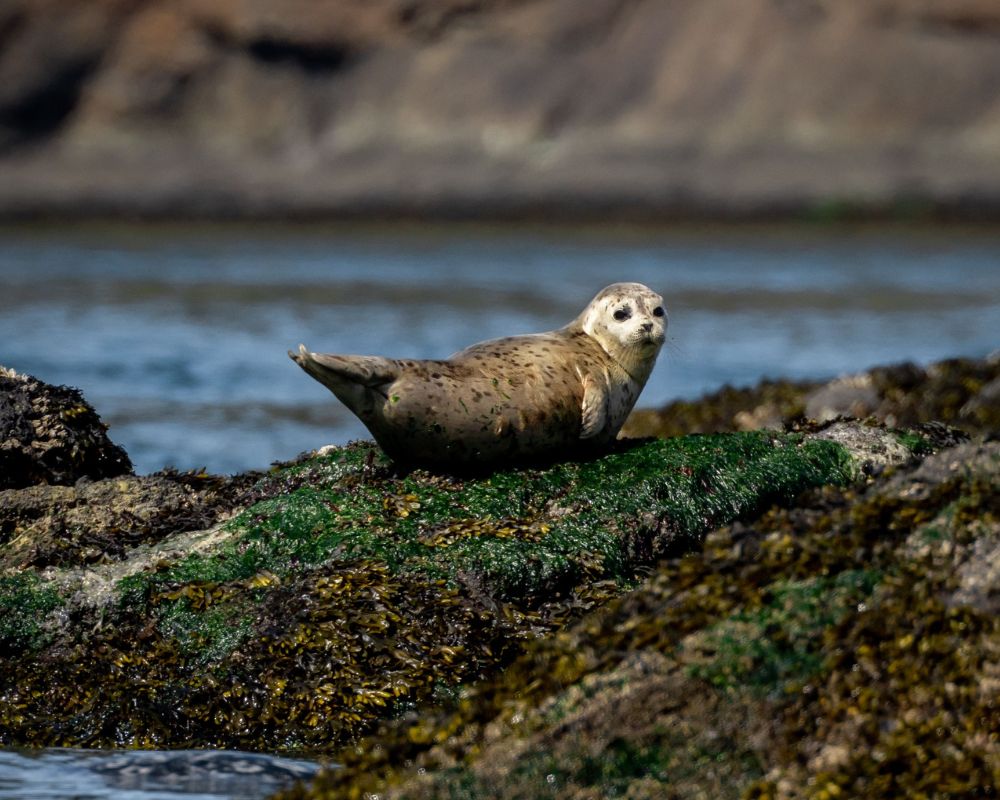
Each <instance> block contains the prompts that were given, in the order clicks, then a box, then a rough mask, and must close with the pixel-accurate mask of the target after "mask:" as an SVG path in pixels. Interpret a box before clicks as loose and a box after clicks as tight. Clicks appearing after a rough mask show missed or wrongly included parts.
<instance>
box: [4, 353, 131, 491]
mask: <svg viewBox="0 0 1000 800" xmlns="http://www.w3.org/2000/svg"><path fill="white" fill-rule="evenodd" d="M131 472H132V462H131V461H129V458H128V455H127V454H126V453H125V451H124V450H123V449H122V448H120V447H119V446H118V445H116V444H115V443H114V442H112V441H111V440H110V439H109V438H108V433H107V426H106V425H105V424H104V423H103V422H101V419H100V417H99V416H98V415H97V412H96V411H94V409H93V407H92V406H91V405H90V404H89V403H87V402H86V401H85V400H84V399H83V395H82V394H81V393H80V392H79V390H77V389H72V388H70V387H68V386H52V385H51V384H47V383H44V382H42V381H40V380H38V379H37V378H33V377H31V376H28V375H19V374H18V373H16V372H14V371H13V370H10V369H6V368H4V367H0V490H2V489H19V488H21V487H24V486H32V485H35V484H61V485H68V484H73V483H75V482H76V481H78V480H80V479H81V478H89V479H92V480H96V479H99V478H108V477H114V476H117V475H126V474H128V473H131Z"/></svg>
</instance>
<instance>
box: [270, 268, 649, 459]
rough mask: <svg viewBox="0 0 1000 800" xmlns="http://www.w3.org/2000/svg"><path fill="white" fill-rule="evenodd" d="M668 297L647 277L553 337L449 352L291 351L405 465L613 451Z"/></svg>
mask: <svg viewBox="0 0 1000 800" xmlns="http://www.w3.org/2000/svg"><path fill="white" fill-rule="evenodd" d="M666 329H667V314H666V311H665V310H664V308H663V298H662V297H660V295H658V294H656V292H654V291H652V290H651V289H649V288H648V287H646V286H643V285H642V284H641V283H615V284H612V285H611V286H608V287H607V288H605V289H603V290H602V291H600V292H599V293H598V294H597V296H596V297H594V299H593V300H591V301H590V303H589V304H588V305H587V307H586V308H585V309H584V310H583V312H582V313H581V314H580V315H579V316H578V317H577V318H576V319H574V320H573V321H572V322H570V323H569V324H568V325H566V326H565V327H562V328H559V329H558V330H554V331H550V332H548V333H535V334H528V335H525V336H513V337H510V338H505V339H493V340H491V341H487V342H481V343H479V344H475V345H472V346H471V347H468V348H466V349H465V350H462V351H460V352H458V353H455V355H453V356H451V357H450V358H448V359H445V360H440V361H417V360H408V359H400V360H396V359H390V358H382V357H379V356H346V355H333V354H326V353H310V352H309V351H308V350H307V349H306V347H305V345H299V351H298V352H297V353H295V352H291V351H289V353H288V355H289V356H290V357H291V358H292V359H293V360H294V361H295V362H296V363H297V364H298V365H299V366H300V367H302V369H304V370H305V371H306V372H308V373H309V374H310V375H311V376H312V377H313V378H315V379H316V380H317V381H319V382H320V383H322V384H323V385H324V386H326V387H327V388H328V389H330V391H332V392H333V393H334V394H335V395H336V396H337V397H338V398H339V399H340V401H341V402H343V403H344V405H346V406H347V407H348V408H349V409H350V410H351V411H353V412H354V413H355V414H356V415H357V416H358V417H359V418H360V419H361V421H362V422H363V423H364V424H365V426H366V427H367V428H368V430H369V431H371V433H372V435H373V436H374V437H375V441H376V442H378V444H379V445H380V446H381V447H382V449H383V450H384V451H385V452H386V453H387V454H388V455H389V456H390V457H391V458H392V459H393V460H395V461H398V462H402V463H405V464H410V465H415V466H426V467H431V468H437V469H445V470H448V469H452V470H461V469H469V468H472V469H478V468H484V467H487V466H495V465H497V464H501V463H512V462H518V461H535V460H540V459H549V458H552V457H555V456H562V455H564V454H567V455H569V454H577V453H580V452H581V451H584V452H586V451H595V450H599V449H600V448H602V447H606V446H607V445H609V444H610V443H611V442H612V441H614V439H615V437H616V436H617V435H618V431H619V429H620V428H621V426H622V425H623V424H624V422H625V418H626V417H627V416H628V414H629V412H630V411H631V410H632V407H633V406H634V405H635V401H636V400H637V399H638V397H639V392H641V391H642V387H643V386H645V384H646V380H647V379H648V378H649V375H650V373H651V372H652V370H653V365H654V364H655V363H656V357H657V355H658V354H659V352H660V348H661V346H662V345H663V341H664V338H665V335H666Z"/></svg>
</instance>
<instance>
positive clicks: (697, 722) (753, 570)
mask: <svg viewBox="0 0 1000 800" xmlns="http://www.w3.org/2000/svg"><path fill="white" fill-rule="evenodd" d="M996 452H997V448H996V445H994V444H985V445H982V446H979V447H978V448H977V447H973V446H968V449H966V450H965V451H964V452H963V453H949V454H947V455H942V456H941V457H939V458H937V460H936V461H934V462H933V463H925V465H924V466H922V467H920V474H919V475H918V476H916V475H915V476H914V477H913V483H912V484H911V486H907V484H906V483H905V478H906V476H907V474H908V472H907V471H908V470H913V469H915V466H914V465H904V466H903V467H900V469H899V470H896V471H895V472H894V474H892V475H886V476H883V477H882V478H880V479H878V481H877V482H876V483H874V484H873V485H871V486H870V487H867V488H866V489H860V488H855V489H853V490H846V491H843V490H837V489H833V488H830V487H825V488H823V489H821V490H819V491H815V492H810V493H808V494H807V495H805V496H804V497H803V498H800V500H799V502H798V503H797V505H796V507H794V508H792V509H772V510H770V511H768V512H767V513H766V514H765V515H764V516H763V517H760V518H757V519H755V520H752V521H751V520H748V521H746V522H745V523H744V524H740V525H733V526H730V527H725V528H721V529H719V530H717V531H714V532H713V533H711V534H710V535H709V536H708V538H707V539H706V540H705V543H704V546H703V548H702V549H701V550H700V552H698V553H693V554H690V555H688V556H686V557H681V558H677V559H671V560H669V561H667V562H666V563H665V564H663V565H661V566H660V567H658V568H657V570H656V571H655V573H654V574H653V575H652V576H651V577H650V578H649V579H648V580H647V581H645V582H644V583H643V584H642V586H641V587H640V588H639V589H638V590H636V591H635V592H631V593H629V594H626V595H624V596H622V597H620V598H618V599H616V600H613V601H611V602H610V603H608V604H607V605H606V606H605V607H604V608H603V609H602V610H601V611H600V612H599V613H596V614H592V615H588V616H587V617H585V618H584V619H583V620H581V621H580V622H579V623H577V624H575V625H572V626H570V627H569V628H566V629H563V630H561V631H560V632H559V633H558V634H557V635H555V636H549V637H545V638H542V639H539V640H538V641H535V642H532V643H531V644H530V645H529V646H528V647H527V649H526V652H525V653H524V654H523V655H522V656H521V657H520V658H518V659H517V660H516V661H515V662H514V663H513V664H511V665H510V666H509V667H507V668H506V669H505V670H504V671H503V672H502V673H500V674H499V675H497V676H496V677H495V678H493V679H490V680H488V681H486V682H484V683H480V684H478V685H477V686H475V687H474V689H473V691H472V692H470V693H469V695H468V696H466V697H464V698H463V699H461V700H460V701H459V702H457V703H456V704H454V705H452V706H450V707H447V708H444V709H434V708H427V707H424V708H422V709H421V713H420V716H419V717H418V718H416V719H409V720H399V721H397V722H393V723H386V724H383V725H382V726H381V728H380V730H379V732H378V734H377V735H375V736H373V737H372V738H371V739H367V740H364V741H363V742H362V743H361V745H360V746H358V747H355V748H351V749H349V750H346V751H343V752H342V753H339V754H338V755H337V756H336V757H337V760H338V761H341V762H342V764H343V768H341V769H338V770H336V771H330V772H327V773H324V774H323V775H322V776H321V777H320V778H319V780H318V781H317V783H316V784H315V785H314V786H313V787H312V788H311V789H309V790H303V791H301V792H290V793H288V794H287V795H285V796H287V797H289V798H292V797H294V798H296V800H299V798H305V797H308V798H317V800H318V798H324V799H325V800H333V799H334V798H348V797H358V796H363V795H364V794H365V793H367V794H369V795H383V794H385V795H387V796H392V797H408V798H448V797H476V796H485V797H491V796H495V797H501V796H502V797H511V798H521V797H525V798H526V797H534V796H539V797H546V796H553V795H552V794H551V788H550V787H551V784H550V783H549V782H548V780H547V778H548V776H549V775H552V776H553V783H554V784H555V787H556V790H557V792H556V793H557V795H558V796H559V797H567V798H581V800H582V798H592V797H596V796H612V794H613V793H614V792H617V793H619V794H621V795H622V796H628V797H635V798H647V797H648V798H653V797H664V796H667V797H674V796H676V797H685V798H686V797H698V796H706V795H707V796H718V797H724V796H736V795H740V794H744V793H745V795H746V796H747V797H755V798H756V797H759V798H764V797H768V798H774V797H776V796H796V797H797V796H803V797H805V796H813V795H816V796H827V797H835V796H840V797H847V796H852V797H911V796H928V797H930V796H938V795H940V794H941V793H942V791H943V789H942V787H954V790H953V791H952V789H951V788H949V789H948V793H949V794H953V795H955V796H963V797H964V796H968V797H972V796H977V794H976V793H977V791H978V792H979V794H981V793H982V791H981V790H982V788H983V787H990V788H992V789H995V788H996V786H997V780H996V774H995V764H994V762H995V758H994V757H993V756H994V753H993V751H994V750H995V747H994V744H995V743H993V742H992V741H991V740H990V739H989V738H988V737H984V736H983V735H982V731H987V730H996V729H1000V717H998V714H1000V712H998V710H997V708H996V704H995V703H994V702H993V701H992V698H991V697H990V696H989V693H988V692H984V691H983V690H982V687H983V686H984V685H988V681H989V676H990V675H991V674H992V673H991V670H992V663H993V662H995V650H996V642H997V641H998V639H997V635H998V633H1000V621H998V618H997V616H996V614H994V613H992V612H991V611H990V610H989V609H987V608H980V607H979V604H981V603H982V602H983V600H984V598H983V597H979V598H978V599H977V600H976V601H975V602H972V603H970V604H968V605H963V604H962V603H963V602H969V601H967V600H966V601H962V600H960V599H959V597H960V595H958V594H956V590H957V587H958V586H959V583H960V581H964V580H965V579H964V578H963V577H962V574H963V573H964V572H965V571H966V569H967V567H966V566H962V568H961V569H959V570H956V564H963V565H969V566H972V565H973V564H974V563H975V561H974V559H977V556H976V553H977V552H978V541H977V536H992V535H995V531H996V525H997V523H998V520H1000V492H998V489H997V487H998V485H1000V484H998V483H997V481H996V473H997V466H998V465H997V462H996V459H995V457H993V460H992V461H990V458H991V454H995V453H996ZM954 459H962V460H964V462H965V464H966V469H964V470H959V471H958V472H957V474H956V471H955V470H954V469H953V467H952V463H953V460H954ZM567 495H568V493H567ZM929 523H930V524H933V525H935V526H938V527H939V528H941V529H942V530H944V531H945V532H946V536H947V539H948V542H949V544H950V545H951V546H950V547H949V548H913V547H912V541H913V539H914V534H915V533H919V532H920V531H921V530H923V529H924V528H925V527H926V526H928V524H929ZM680 645H683V647H681V646H680ZM623 675H626V676H629V682H627V683H626V684H625V686H624V688H623V686H622V684H621V681H620V680H619V678H620V677H621V676H623ZM693 676H696V677H693ZM701 679H704V681H702V680H701ZM654 725H662V726H663V729H664V730H668V731H680V732H681V736H682V739H683V740H682V741H674V740H670V739H666V740H664V739H663V738H662V737H661V738H660V739H657V738H656V737H651V736H650V735H649V730H650V728H651V726H654ZM615 734H619V738H620V740H621V741H622V742H627V745H623V746H622V748H621V752H620V753H618V754H617V756H621V759H620V760H618V759H617V756H616V755H612V756H611V757H609V760H608V761H606V762H601V761H600V757H599V756H597V755H596V754H598V753H601V752H602V751H603V750H605V749H606V748H607V743H608V742H613V741H615V738H614V735H615ZM687 742H690V744H689V745H688V744H686V743H687ZM712 742H717V743H718V744H719V747H718V750H717V751H715V752H716V753H717V756H721V757H722V758H723V759H725V758H726V757H727V756H728V757H731V758H733V759H734V760H733V761H731V762H729V763H723V764H721V765H715V761H714V758H713V756H712V752H713V748H712V746H711V743H712ZM696 748H702V750H703V751H704V755H705V758H704V759H702V760H699V759H700V756H699V755H698V754H697V753H695V749H696ZM677 753H683V757H682V758H679V759H678V758H675V757H674V756H675V755H676V754H677ZM819 753H833V754H842V755H838V757H837V758H831V759H830V760H829V761H822V763H821V765H820V766H819V767H816V766H813V765H814V764H815V763H820V759H818V758H817V754H819ZM754 754H756V756H754ZM745 755H746V756H748V757H747V758H746V759H744V756H745ZM590 756H594V758H597V759H598V761H597V762H596V763H588V762H587V758H588V757H590ZM672 758H673V760H671V759H672ZM757 758H759V759H760V761H757V760H756V759H757ZM657 759H662V761H661V762H657ZM644 760H645V763H646V765H647V766H648V767H649V768H650V770H652V769H655V768H657V767H659V768H663V772H664V774H665V775H667V778H666V780H664V781H663V782H662V784H661V783H660V782H659V781H658V779H656V778H654V779H652V782H651V779H650V777H649V775H648V774H647V775H643V776H638V777H633V778H630V777H629V773H630V772H631V771H638V769H639V767H636V770H632V765H636V764H642V763H643V761H644ZM455 764H458V765H461V766H460V767H458V768H455V769H448V770H446V769H443V766H446V765H455ZM681 764H691V765H692V766H693V767H694V773H693V775H691V776H685V775H684V773H683V771H681V770H679V769H678V767H679V766H680V765H681ZM713 765H715V766H713ZM762 775H766V776H768V777H766V778H762V777H761V776H762ZM775 776H777V777H775ZM588 780H593V781H595V782H596V783H595V785H594V786H593V787H591V788H589V789H588V788H587V787H585V786H583V783H577V782H576V781H582V782H586V781H588ZM602 782H603V784H602V786H603V787H604V788H601V787H598V786H597V785H596V784H598V783H602ZM706 786H708V787H710V788H708V789H706ZM779 786H780V791H779ZM607 787H610V788H607ZM720 787H721V788H720ZM605 788H607V791H605ZM823 792H826V794H825V795H823V794H822V793H823Z"/></svg>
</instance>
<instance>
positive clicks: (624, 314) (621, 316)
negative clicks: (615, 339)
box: [615, 308, 632, 322]
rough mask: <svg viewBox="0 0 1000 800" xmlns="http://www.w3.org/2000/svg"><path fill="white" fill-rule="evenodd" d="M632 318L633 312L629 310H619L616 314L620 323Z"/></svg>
mask: <svg viewBox="0 0 1000 800" xmlns="http://www.w3.org/2000/svg"><path fill="white" fill-rule="evenodd" d="M631 316H632V312H631V310H629V309H628V308H619V309H618V310H617V311H616V312H615V319H616V320H618V321H619V322H624V321H625V320H627V319H628V318H629V317H631Z"/></svg>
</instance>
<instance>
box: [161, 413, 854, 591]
mask: <svg viewBox="0 0 1000 800" xmlns="http://www.w3.org/2000/svg"><path fill="white" fill-rule="evenodd" d="M355 458H356V459H357V458H358V456H357V455H355ZM327 463H331V462H330V460H329V459H323V460H320V466H322V465H323V464H327ZM333 463H339V462H333ZM308 468H309V465H297V466H296V467H294V468H292V469H293V470H296V471H301V470H303V469H308ZM314 469H315V465H314ZM343 474H344V473H343V472H338V473H336V475H335V477H332V478H331V479H330V480H320V481H318V482H316V483H313V484H311V485H310V486H308V487H302V488H299V489H296V490H294V491H292V492H291V493H289V494H287V495H283V496H281V497H277V498H273V499H269V500H265V501H262V502H260V503H257V504H255V505H253V506H252V507H250V508H248V509H247V510H246V511H244V512H243V513H242V514H240V515H239V516H238V517H237V518H236V519H234V520H233V521H232V522H231V523H230V527H231V529H232V530H234V531H237V535H236V536H235V537H234V538H233V540H232V541H231V542H230V543H229V544H227V546H226V547H225V548H224V549H223V550H222V551H221V552H219V553H215V554H213V555H211V556H198V557H192V558H189V559H187V560H185V561H184V562H181V563H180V564H179V565H177V566H176V567H174V568H173V569H171V570H170V571H169V572H168V573H165V574H164V575H162V576H161V578H160V579H161V580H164V581H216V582H224V581H232V580H241V579H245V578H248V577H250V576H251V575H253V574H256V573H257V572H259V571H261V570H269V571H271V572H274V573H275V574H278V575H282V574H288V573H289V572H290V571H291V570H294V569H298V568H300V567H302V566H308V565H317V564H321V563H324V562H325V561H327V560H329V559H330V558H343V557H346V558H358V559H368V560H377V561H380V562H384V563H386V564H387V565H389V567H390V569H392V570H394V571H401V572H418V573H421V574H424V575H426V576H428V577H432V578H439V577H444V578H447V579H449V580H451V581H454V580H456V579H457V578H458V576H460V575H467V574H469V573H475V574H476V575H478V576H480V579H481V580H482V581H483V582H485V584H487V585H488V586H489V587H491V589H492V590H494V591H495V592H496V593H497V594H499V595H501V596H513V595H520V596H522V597H528V596H533V595H536V594H539V593H541V592H551V591H552V589H553V587H556V588H558V587H564V588H565V587H568V586H571V585H573V584H574V583H575V582H577V581H579V580H580V579H582V578H583V577H585V576H586V577H590V578H592V577H595V576H603V577H606V578H611V579H615V580H619V581H627V580H628V579H630V578H631V577H632V575H633V574H634V569H635V567H636V566H638V565H640V564H644V563H650V562H651V561H653V560H655V559H656V558H658V557H660V556H662V555H663V554H664V553H665V552H667V551H669V550H679V549H683V548H684V547H686V546H689V544H690V543H691V542H693V541H696V540H697V538H698V537H699V536H700V535H701V534H703V533H704V531H705V530H707V529H709V528H711V527H713V526H714V525H717V524H720V523H721V522H725V521H728V520H731V519H733V518H737V517H740V516H744V515H747V514H752V513H754V512H755V511H757V510H759V509H760V508H762V507H766V506H767V505H770V504H771V503H773V502H787V501H789V500H790V499H792V498H793V497H794V496H796V495H797V494H798V493H799V492H801V491H803V490H804V489H806V488H809V487H812V486H818V485H822V484H824V483H843V482H846V481H847V480H848V479H849V476H850V460H849V457H848V456H847V455H846V453H845V451H844V450H843V449H842V448H840V447H839V446H838V445H835V444H833V443H831V442H823V441H815V442H803V441H801V440H800V439H799V438H797V437H795V436H792V435H777V434H770V433H759V432H755V433H743V434H730V435H714V436H690V437H683V438H679V439H671V440H666V441H655V442H646V443H644V444H642V445H640V446H638V447H634V448H632V449H629V450H625V451H623V452H619V453H615V454H612V455H609V456H606V457H604V458H601V459H596V460H594V461H591V462H586V463H583V464H578V463H567V464H560V465H557V466H554V467H552V468H550V469H548V470H523V469H518V470H509V471H506V472H498V473H495V474H493V475H491V476H489V477H487V478H483V479H478V480H467V481H460V480H449V479H439V478H432V477H431V476H429V475H428V474H427V473H423V472H417V473H411V474H410V475H407V476H405V477H404V478H402V479H399V480H392V479H386V478H382V479H381V480H372V481H368V482H364V483H351V482H346V485H345V482H343V481H341V482H338V479H340V478H342V477H343ZM567 512H569V513H567Z"/></svg>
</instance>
